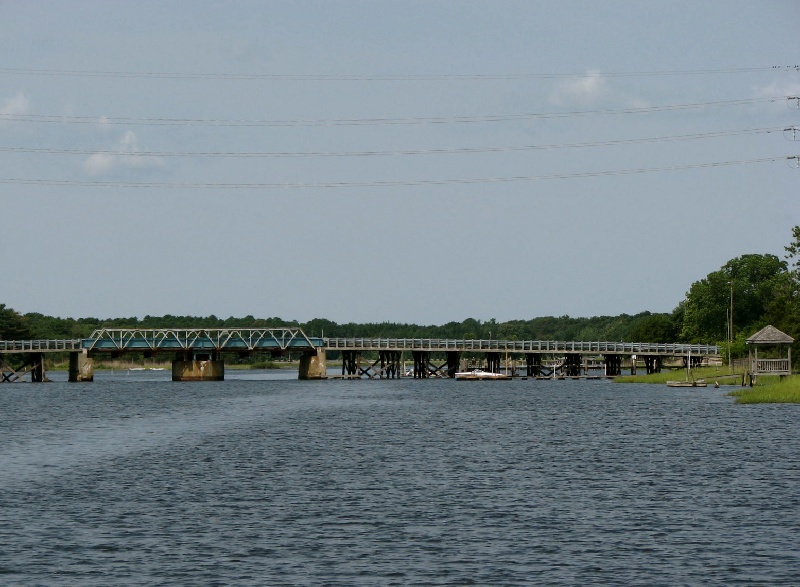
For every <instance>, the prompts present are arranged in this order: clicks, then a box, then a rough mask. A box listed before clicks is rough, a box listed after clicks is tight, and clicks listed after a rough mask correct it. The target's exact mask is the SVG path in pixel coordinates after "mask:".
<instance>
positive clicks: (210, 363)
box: [172, 351, 225, 381]
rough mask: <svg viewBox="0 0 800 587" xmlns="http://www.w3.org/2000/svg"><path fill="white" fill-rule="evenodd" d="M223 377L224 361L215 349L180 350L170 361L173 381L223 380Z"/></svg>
mask: <svg viewBox="0 0 800 587" xmlns="http://www.w3.org/2000/svg"><path fill="white" fill-rule="evenodd" d="M224 379H225V362H224V361H223V360H222V359H221V358H220V355H219V352H217V351H210V352H207V353H196V352H192V351H185V352H180V353H177V355H176V356H175V360H173V361H172V380H173V381H223V380H224Z"/></svg>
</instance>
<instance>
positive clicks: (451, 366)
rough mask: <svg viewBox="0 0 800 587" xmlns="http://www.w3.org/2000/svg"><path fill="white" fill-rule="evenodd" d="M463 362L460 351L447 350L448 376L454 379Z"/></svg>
mask: <svg viewBox="0 0 800 587" xmlns="http://www.w3.org/2000/svg"><path fill="white" fill-rule="evenodd" d="M460 362H461V353H459V352H458V351H447V376H448V377H450V378H451V379H454V378H455V376H456V372H457V371H458V365H459V363H460Z"/></svg>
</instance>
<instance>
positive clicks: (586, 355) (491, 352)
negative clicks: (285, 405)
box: [0, 327, 720, 382]
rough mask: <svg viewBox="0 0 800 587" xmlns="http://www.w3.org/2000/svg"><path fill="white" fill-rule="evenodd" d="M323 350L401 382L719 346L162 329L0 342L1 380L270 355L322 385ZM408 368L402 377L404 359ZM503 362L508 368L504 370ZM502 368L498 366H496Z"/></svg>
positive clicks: (198, 375)
mask: <svg viewBox="0 0 800 587" xmlns="http://www.w3.org/2000/svg"><path fill="white" fill-rule="evenodd" d="M328 351H335V352H338V353H340V354H341V358H342V371H341V377H349V378H361V377H368V378H396V377H402V376H406V375H407V374H408V375H410V376H412V377H414V378H420V379H425V378H429V377H454V376H455V373H456V371H458V369H459V368H461V367H462V364H463V360H462V358H463V356H464V355H469V356H471V357H472V359H473V360H474V359H475V357H476V356H481V357H482V362H483V363H485V368H486V369H487V370H489V371H493V372H498V371H500V370H501V369H503V368H505V369H506V370H508V369H509V368H511V369H512V370H516V369H517V366H516V363H517V361H518V360H519V361H520V362H521V363H522V362H523V361H524V367H523V366H522V365H521V364H520V367H519V370H520V371H521V370H522V369H524V370H525V373H526V375H527V376H531V377H554V376H557V375H561V376H566V377H577V376H579V375H580V373H581V371H583V372H584V373H586V371H587V370H588V366H589V361H590V360H593V361H594V362H595V363H599V364H602V367H603V370H604V375H606V376H609V377H613V376H616V375H620V374H621V373H622V363H623V360H625V361H626V362H628V363H630V365H631V368H632V371H635V369H636V365H637V362H640V363H643V364H644V367H645V369H646V370H647V372H648V373H654V372H658V371H660V370H661V367H662V364H663V361H664V359H666V358H671V357H679V358H682V359H683V361H684V362H685V363H686V364H691V365H697V364H699V363H701V362H702V361H703V360H707V359H708V357H710V356H715V355H718V354H719V352H720V349H719V347H717V346H715V345H697V344H692V345H690V344H661V343H636V342H583V341H573V342H569V341H541V340H528V341H518V340H471V339H464V340H459V339H431V338H323V337H313V336H308V335H306V334H305V333H304V332H303V331H302V330H301V329H300V328H292V327H284V328H195V329H191V328H166V329H125V328H117V329H101V330H96V331H95V332H93V333H92V335H91V336H90V337H89V338H85V339H72V340H12V341H0V367H2V368H1V369H0V375H2V379H0V381H2V382H12V381H20V380H23V378H24V377H25V376H26V375H30V379H31V381H35V382H39V381H46V380H47V377H46V374H45V356H46V355H48V354H51V353H69V357H70V367H69V380H70V381H91V380H92V379H93V364H92V361H93V358H95V357H98V356H100V357H102V356H110V357H112V358H116V357H120V356H122V355H124V354H128V353H141V354H143V355H144V356H145V357H146V358H150V357H154V356H156V355H158V354H170V355H171V356H172V357H173V360H172V379H173V381H221V380H223V379H224V377H225V365H224V355H225V354H237V355H239V356H241V357H245V356H248V355H250V354H253V353H260V352H268V353H270V354H271V355H273V356H282V355H286V354H289V353H294V354H295V355H299V358H300V366H299V374H298V376H299V378H300V379H326V378H327V366H326V357H327V352H328ZM11 354H17V355H20V354H23V355H24V356H26V357H27V358H28V360H27V361H26V365H25V366H24V367H22V368H19V369H12V368H11V367H10V366H9V365H8V363H7V362H6V361H5V360H2V358H3V357H4V356H6V355H11ZM407 357H410V358H411V360H412V362H413V367H412V368H411V369H410V370H409V371H408V372H406V370H405V362H404V359H405V358H407ZM509 361H512V363H513V366H511V367H509ZM503 362H505V365H503Z"/></svg>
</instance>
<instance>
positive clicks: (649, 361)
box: [642, 355, 661, 375]
mask: <svg viewBox="0 0 800 587" xmlns="http://www.w3.org/2000/svg"><path fill="white" fill-rule="evenodd" d="M642 358H643V359H644V367H645V369H646V370H647V374H648V375H650V374H651V373H661V357H659V356H658V355H645V356H643V357H642Z"/></svg>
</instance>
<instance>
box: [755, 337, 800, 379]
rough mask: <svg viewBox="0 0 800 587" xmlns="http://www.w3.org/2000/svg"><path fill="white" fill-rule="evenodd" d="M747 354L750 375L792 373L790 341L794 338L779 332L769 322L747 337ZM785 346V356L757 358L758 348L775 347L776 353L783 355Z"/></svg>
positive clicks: (782, 374)
mask: <svg viewBox="0 0 800 587" xmlns="http://www.w3.org/2000/svg"><path fill="white" fill-rule="evenodd" d="M746 342H747V347H748V351H747V356H748V358H749V362H750V377H751V378H756V377H758V376H759V375H780V376H781V377H783V376H785V375H791V374H792V343H793V342H794V339H793V338H792V337H791V336H789V335H788V334H786V333H785V332H781V331H780V330H778V329H777V328H775V327H774V326H772V325H771V324H770V325H769V326H765V327H764V328H762V329H761V330H759V331H758V332H756V333H755V334H754V335H753V336H751V337H750V338H748V339H747V341H746ZM784 346H786V349H787V351H786V352H787V355H786V357H785V358H784V357H782V356H780V357H779V358H773V359H764V358H761V359H759V358H758V349H759V348H766V347H777V349H778V353H777V354H778V355H783V351H782V349H783V347H784Z"/></svg>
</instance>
